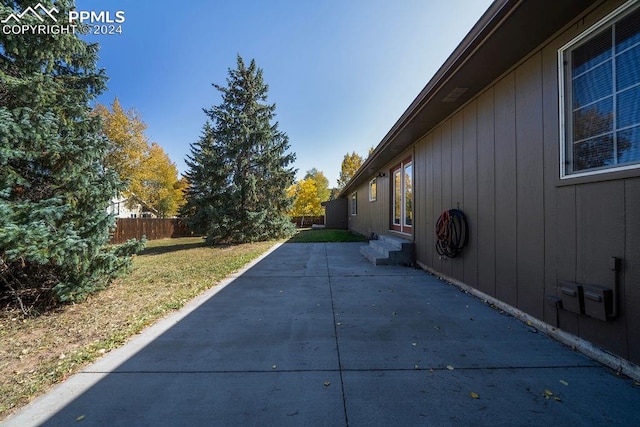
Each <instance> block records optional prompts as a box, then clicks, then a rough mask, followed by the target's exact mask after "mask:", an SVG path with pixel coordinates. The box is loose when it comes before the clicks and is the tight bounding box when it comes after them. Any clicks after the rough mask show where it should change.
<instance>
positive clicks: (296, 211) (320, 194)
mask: <svg viewBox="0 0 640 427" xmlns="http://www.w3.org/2000/svg"><path fill="white" fill-rule="evenodd" d="M330 195H331V190H329V180H328V179H327V178H326V177H325V176H324V174H323V173H322V172H321V171H319V170H317V169H316V168H313V169H311V170H309V171H308V172H307V174H306V175H305V177H304V179H302V180H300V181H298V182H297V183H295V184H293V185H292V186H291V187H289V190H288V196H289V197H292V198H293V206H292V208H291V210H290V211H289V215H291V216H301V217H305V216H319V215H323V214H324V208H323V207H322V205H321V203H322V202H324V201H326V200H329V197H330Z"/></svg>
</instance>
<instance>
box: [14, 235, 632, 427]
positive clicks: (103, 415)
mask: <svg viewBox="0 0 640 427" xmlns="http://www.w3.org/2000/svg"><path fill="white" fill-rule="evenodd" d="M361 245H362V243H315V244H283V245H281V246H279V247H276V248H275V249H274V250H273V251H272V252H270V253H269V254H267V255H266V256H265V257H263V258H262V259H260V260H259V261H257V262H255V263H253V264H252V265H251V266H249V267H248V268H247V269H245V270H244V271H243V272H240V273H238V274H237V275H235V276H234V277H233V278H231V279H230V280H228V281H226V282H225V283H224V284H223V285H221V286H218V287H216V288H214V289H212V290H211V291H210V292H209V293H207V294H206V295H203V296H202V297H201V298H198V299H197V300H196V301H194V302H193V303H192V304H190V305H189V306H188V307H187V308H185V309H184V310H182V311H181V312H179V313H176V314H175V315H173V316H171V317H169V318H167V319H164V320H163V321H162V322H160V323H158V324H156V325H154V326H153V327H151V328H149V330H147V331H145V332H144V333H143V334H141V335H139V336H137V337H135V338H134V339H133V340H132V341H131V342H129V344H127V345H126V346H125V347H123V348H121V349H119V350H117V351H114V352H112V353H110V354H108V355H106V356H105V357H104V358H103V359H101V360H100V361H98V362H97V363H95V364H93V365H91V366H89V367H87V368H86V369H85V370H84V371H82V373H80V374H78V375H75V376H74V377H72V378H70V379H69V380H68V381H66V382H65V383H63V384H61V385H60V386H58V387H57V388H55V389H54V390H52V391H51V392H50V393H48V394H47V395H45V396H43V397H42V398H40V399H38V400H36V401H35V402H33V403H32V404H31V405H30V406H28V407H27V408H25V409H24V410H23V411H21V412H19V413H18V414H16V415H15V416H13V417H11V418H9V419H7V420H5V422H4V423H3V425H7V426H28V425H46V426H68V425H72V424H73V425H75V424H77V425H109V426H132V425H135V426H159V425H189V426H194V425H206V426H212V425H220V426H250V425H258V426H289V425H290V426H322V425H326V426H347V425H348V426H351V427H354V426H374V425H379V426H400V425H403V426H404V425H406V426H415V425H438V426H440V425H491V426H496V425H551V424H563V425H629V426H632V425H635V426H637V425H640V387H639V386H638V385H637V384H635V382H634V381H633V380H630V379H629V378H626V377H622V376H616V375H615V373H613V372H612V371H611V370H609V369H608V368H605V367H603V366H602V365H600V364H598V363H596V362H594V361H592V360H590V359H588V358H587V357H586V356H584V355H582V354H581V353H578V352H575V351H572V350H571V349H569V348H567V347H565V346H563V345H562V344H560V343H558V342H556V341H554V340H552V339H551V338H548V337H547V336H545V335H544V334H542V333H539V332H537V331H536V330H535V329H533V328H531V327H530V326H527V325H526V324H523V323H522V322H520V321H518V320H516V319H514V318H512V317H510V316H508V315H506V314H504V313H501V312H499V311H497V310H495V309H493V308H491V307H490V306H488V305H486V304H484V303H483V302H482V301H479V300H478V299H476V298H474V297H472V296H470V295H468V294H465V293H464V292H461V291H460V290H458V289H457V288H455V287H453V286H451V285H448V284H446V283H443V282H441V281H440V280H438V279H437V278H435V277H433V276H431V275H429V274H427V273H426V272H424V271H421V270H417V269H411V268H406V267H391V266H377V267H376V266H373V265H372V264H370V263H369V262H368V261H367V260H366V259H365V258H364V257H363V256H362V255H361V254H360V252H359V247H360V246H361Z"/></svg>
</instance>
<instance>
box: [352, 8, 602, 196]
mask: <svg viewBox="0 0 640 427" xmlns="http://www.w3.org/2000/svg"><path fill="white" fill-rule="evenodd" d="M595 3H602V1H596V0H554V1H540V0H496V1H494V2H493V3H492V4H491V6H490V7H489V9H487V11H486V12H485V13H484V15H482V17H481V18H480V20H479V21H478V22H477V23H476V24H475V25H474V27H473V28H472V29H471V31H470V32H469V33H468V34H467V35H466V36H465V38H464V39H463V40H462V42H460V44H459V45H458V47H457V48H456V49H455V50H454V51H453V53H452V54H451V55H450V56H449V58H448V59H447V60H446V61H445V63H444V64H443V65H442V66H441V67H440V69H439V70H438V71H437V72H436V74H435V75H434V76H433V78H432V79H431V80H430V81H429V82H428V83H427V85H426V86H425V88H424V89H422V91H421V92H420V94H419V95H418V96H417V97H416V99H415V100H414V101H413V102H412V103H411V105H410V106H409V108H407V110H406V111H405V112H404V114H403V115H402V116H401V117H400V119H398V121H397V122H396V123H395V124H394V125H393V127H392V128H391V130H390V131H389V132H388V133H387V135H386V136H385V137H384V138H383V139H382V141H381V142H380V143H379V144H378V146H377V147H376V149H375V150H374V151H373V153H371V155H370V156H369V157H368V158H367V160H366V161H365V162H364V164H363V165H362V166H361V167H360V169H358V171H357V172H356V173H355V175H354V176H353V178H352V179H351V180H350V181H349V182H348V183H347V185H346V186H345V187H344V188H343V190H342V191H341V192H340V197H343V196H345V195H347V194H349V193H350V192H352V191H354V190H355V189H356V188H357V187H358V186H359V185H360V184H362V183H363V182H365V181H366V180H367V179H368V178H369V177H370V176H372V175H374V174H376V173H377V172H378V171H379V170H380V169H381V168H382V167H384V166H385V165H386V164H387V163H388V162H390V161H391V160H393V158H394V157H396V156H397V155H398V154H400V153H401V152H402V151H403V150H405V149H407V148H408V147H410V146H411V144H413V143H415V142H416V141H417V140H418V139H419V138H421V137H422V136H424V135H425V134H426V133H427V132H428V131H429V130H431V129H433V128H434V127H435V126H436V125H437V124H438V123H440V122H441V121H442V120H444V119H445V118H447V117H448V116H449V115H451V114H452V113H453V112H455V111H456V110H457V109H458V108H460V107H461V106H462V105H464V104H465V103H466V102H467V101H469V100H470V99H471V98H472V97H474V96H475V95H477V94H478V93H479V92H480V91H482V90H483V89H484V88H485V87H487V86H488V85H489V84H490V83H491V82H493V81H494V80H496V79H497V78H498V77H500V76H501V75H502V74H503V73H504V72H505V71H507V70H508V69H509V68H511V67H512V66H513V65H514V64H516V63H517V62H518V61H519V60H520V59H522V58H524V57H525V56H526V55H527V54H529V53H530V52H532V51H533V50H534V49H535V48H536V47H538V46H540V45H541V44H542V43H544V41H545V40H547V39H549V38H550V37H551V36H552V35H553V34H555V33H556V32H557V31H558V30H560V29H561V28H562V27H563V26H565V25H567V23H568V22H570V21H572V20H573V19H574V18H575V17H576V16H578V15H579V14H581V13H582V12H584V11H585V10H587V9H588V8H589V7H590V6H592V5H593V4H595ZM425 54H427V55H428V46H425Z"/></svg>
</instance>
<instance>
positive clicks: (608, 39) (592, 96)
mask: <svg viewBox="0 0 640 427" xmlns="http://www.w3.org/2000/svg"><path fill="white" fill-rule="evenodd" d="M559 60H560V64H561V71H560V87H561V94H562V96H561V103H562V105H561V106H560V111H561V115H562V117H561V124H562V125H563V127H564V129H563V130H562V132H561V135H562V137H563V138H561V139H562V147H561V153H562V156H561V157H562V158H561V161H562V165H561V177H563V178H566V177H573V176H582V175H588V174H593V173H602V172H608V171H611V170H620V169H631V168H637V167H639V166H640V8H639V7H637V3H636V2H630V3H628V4H627V5H625V6H623V7H622V8H620V9H618V10H617V11H616V12H614V13H613V14H611V15H610V16H608V17H607V18H606V19H604V20H603V21H601V22H599V23H598V24H596V25H595V26H594V27H592V28H590V29H589V30H587V31H586V32H585V33H583V34H582V35H580V36H579V37H578V38H576V39H575V40H573V41H572V42H571V43H569V44H568V45H567V46H565V47H563V48H562V49H561V50H560V51H559Z"/></svg>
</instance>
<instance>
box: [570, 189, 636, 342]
mask: <svg viewBox="0 0 640 427" xmlns="http://www.w3.org/2000/svg"><path fill="white" fill-rule="evenodd" d="M576 207H577V212H576V225H577V258H576V271H577V275H576V281H577V282H579V283H587V284H595V285H600V286H605V287H608V288H613V285H614V280H613V274H612V272H611V270H610V269H609V259H610V258H611V257H618V258H623V257H624V255H625V251H624V243H625V211H624V208H625V202H624V181H622V180H618V181H606V182H600V183H592V184H589V185H581V186H578V187H577V188H576ZM623 286H624V284H623V283H621V284H620V292H621V293H622V294H623V295H624V289H623ZM580 322H581V325H580V334H581V336H583V337H584V338H585V339H587V340H589V341H594V342H601V341H603V340H610V341H611V343H610V347H609V348H610V349H611V350H612V351H613V352H615V353H617V354H626V353H627V346H626V330H625V328H624V323H623V321H622V319H621V318H620V317H619V318H618V319H616V320H615V321H612V322H602V321H599V320H596V319H592V318H589V317H586V316H584V317H583V318H580ZM614 323H617V324H618V325H617V327H613V324H614Z"/></svg>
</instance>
